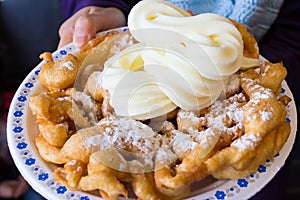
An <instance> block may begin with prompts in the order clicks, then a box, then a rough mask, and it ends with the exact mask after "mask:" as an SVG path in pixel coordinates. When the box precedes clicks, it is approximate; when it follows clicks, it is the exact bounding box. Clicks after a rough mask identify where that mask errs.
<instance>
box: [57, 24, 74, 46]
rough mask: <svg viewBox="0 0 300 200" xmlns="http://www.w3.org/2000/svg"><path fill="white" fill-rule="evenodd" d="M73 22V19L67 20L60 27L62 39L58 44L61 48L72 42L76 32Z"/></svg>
mask: <svg viewBox="0 0 300 200" xmlns="http://www.w3.org/2000/svg"><path fill="white" fill-rule="evenodd" d="M72 23H74V22H73V20H67V21H66V22H64V23H63V24H62V25H61V27H60V28H59V32H58V33H59V37H60V41H59V44H58V48H61V47H63V46H65V45H66V44H68V43H70V42H72V40H73V32H74V25H72Z"/></svg>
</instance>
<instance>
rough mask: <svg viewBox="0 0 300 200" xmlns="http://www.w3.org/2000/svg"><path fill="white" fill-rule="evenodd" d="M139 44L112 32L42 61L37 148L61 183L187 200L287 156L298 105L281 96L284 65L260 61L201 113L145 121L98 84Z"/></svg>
mask: <svg viewBox="0 0 300 200" xmlns="http://www.w3.org/2000/svg"><path fill="white" fill-rule="evenodd" d="M233 23H234V25H235V26H236V27H237V29H238V30H239V31H240V33H241V35H242V38H243V42H244V52H243V53H244V56H245V57H247V58H256V59H258V56H259V53H258V48H257V44H256V42H255V40H254V38H253V36H252V35H251V34H249V33H248V32H247V31H246V29H245V28H244V27H243V26H242V25H240V24H238V23H237V22H233ZM135 43H136V41H135V40H134V39H133V38H132V37H131V35H130V33H129V31H121V32H118V31H113V32H112V33H111V34H108V35H104V36H101V38H100V39H99V38H95V39H94V40H93V41H91V42H90V43H89V44H88V45H87V46H86V47H85V48H84V49H83V50H82V51H79V52H78V53H76V54H74V55H69V56H66V57H65V58H64V59H63V60H62V61H57V62H54V61H53V60H52V58H51V57H49V54H48V53H44V54H43V56H42V58H44V59H45V60H46V61H47V62H46V63H45V64H44V65H43V69H42V71H41V73H40V74H39V80H40V82H41V83H42V84H43V85H44V86H45V87H46V88H47V89H48V91H47V92H45V93H41V94H37V95H34V96H32V97H31V98H30V109H31V111H32V113H33V114H34V115H35V116H36V119H37V121H36V122H37V124H38V125H39V130H40V134H39V135H38V136H37V137H36V138H35V144H36V147H37V149H38V151H39V154H40V155H41V157H42V158H43V159H44V160H45V161H46V162H49V163H53V164H56V165H57V167H56V169H55V171H54V177H55V179H56V180H57V181H58V182H60V183H62V184H64V185H66V186H67V187H69V188H70V189H72V190H82V191H86V192H95V191H96V192H97V194H98V195H100V196H101V197H103V198H105V199H118V197H119V196H123V197H125V198H128V196H129V190H133V192H134V194H135V196H136V197H137V198H138V199H180V198H183V197H185V196H186V195H188V194H189V191H190V185H191V183H193V182H195V181H200V180H203V179H205V178H206V177H208V176H213V177H214V178H216V179H238V178H241V177H244V176H246V175H248V174H250V173H252V172H254V171H256V170H257V168H258V167H259V165H260V164H263V163H264V162H265V161H266V160H267V159H270V158H272V157H273V156H274V155H275V154H277V153H278V152H279V151H280V149H281V148H282V146H283V145H284V143H285V142H286V140H287V138H288V136H289V134H290V124H289V123H288V122H286V120H285V119H286V112H287V110H286V106H287V105H288V104H289V102H290V101H291V99H290V98H289V97H287V96H285V95H282V94H280V90H281V84H282V81H283V80H284V78H285V77H286V74H287V72H286V69H285V68H284V66H283V65H282V63H275V64H274V63H270V62H266V61H263V60H261V62H260V64H259V66H257V67H254V68H250V69H240V70H239V71H237V72H236V73H235V74H233V75H232V76H231V77H230V78H229V79H228V82H227V85H226V87H225V88H226V90H225V91H224V95H221V96H220V97H219V99H217V100H216V101H215V102H213V103H212V104H211V105H210V106H208V107H206V108H203V109H201V110H200V111H194V110H184V109H182V108H179V107H177V108H176V109H174V110H172V111H171V112H169V113H168V114H167V115H166V116H165V117H161V118H155V119H147V120H137V119H132V118H129V117H124V116H118V115H117V114H116V113H115V111H114V108H113V107H112V105H111V104H110V102H111V101H110V98H111V96H110V93H109V91H108V90H106V89H105V88H103V87H102V85H101V82H99V81H98V80H99V77H101V73H102V70H103V64H104V62H105V61H106V60H108V59H109V58H110V57H112V56H113V55H115V54H117V53H118V52H119V51H121V50H122V49H124V48H126V47H128V46H131V45H133V44H135ZM75 61H76V62H75ZM69 62H71V63H73V64H74V65H76V66H77V65H78V66H79V67H78V68H77V67H76V72H72V74H68V73H64V74H63V75H62V74H60V75H61V76H64V77H56V75H55V74H53V73H52V70H54V69H55V70H56V69H60V68H63V70H69V69H68V68H66V67H65V65H66V64H65V63H69ZM82 67H83V68H82ZM52 68H54V69H52ZM48 70H49V71H48ZM55 70H54V71H55ZM78 73H79V74H78ZM82 74H83V75H82ZM76 76H78V79H79V80H76V81H75V79H76ZM274 77H276V78H274ZM77 84H78V85H77ZM128 187H131V188H132V189H128Z"/></svg>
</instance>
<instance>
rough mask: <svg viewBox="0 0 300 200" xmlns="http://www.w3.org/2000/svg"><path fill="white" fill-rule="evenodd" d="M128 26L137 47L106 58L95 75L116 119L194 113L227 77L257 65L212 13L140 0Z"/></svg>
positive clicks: (225, 21)
mask: <svg viewBox="0 0 300 200" xmlns="http://www.w3.org/2000/svg"><path fill="white" fill-rule="evenodd" d="M128 28H129V30H130V32H131V34H132V35H133V37H134V38H135V39H136V40H137V41H138V43H137V44H135V45H133V46H131V47H129V48H127V49H125V50H123V51H121V52H120V53H119V54H117V55H115V56H114V57H112V58H111V59H109V60H108V61H107V62H106V63H105V66H104V67H105V68H104V71H103V73H102V77H101V81H102V86H103V88H104V89H107V90H108V91H109V93H110V98H111V102H110V103H111V105H112V107H113V108H114V110H115V112H116V114H118V115H120V116H128V117H131V118H134V119H139V120H144V119H151V118H155V117H158V116H162V115H164V114H167V113H169V112H170V111H172V110H174V109H175V108H177V107H180V108H182V109H184V110H195V111H199V110H201V109H203V108H205V107H207V106H209V105H211V104H212V103H213V102H214V101H216V100H217V99H218V97H219V96H220V94H221V93H222V91H223V90H224V87H225V85H226V83H227V80H228V78H229V76H231V75H232V74H234V73H235V72H237V71H238V70H239V69H241V68H247V67H252V66H256V65H257V64H258V60H257V59H249V58H244V56H243V40H242V36H241V34H240V32H239V31H238V29H237V28H236V27H235V26H234V25H233V24H232V23H231V21H230V20H228V19H226V18H224V17H222V16H219V15H217V14H211V13H204V14H199V15H196V16H191V15H190V14H189V13H188V12H186V11H184V10H182V9H180V8H178V7H176V6H175V5H173V4H171V3H168V2H165V1H163V0H146V1H145V0H144V1H140V2H139V3H138V4H137V5H136V6H134V7H133V9H132V10H131V12H130V14H129V16H128ZM244 61H246V62H244Z"/></svg>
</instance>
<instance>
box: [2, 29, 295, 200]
mask: <svg viewBox="0 0 300 200" xmlns="http://www.w3.org/2000/svg"><path fill="white" fill-rule="evenodd" d="M116 30H117V31H127V28H126V27H122V28H118V29H114V31H116ZM111 31H112V30H111ZM107 33H109V31H106V32H102V33H100V34H107ZM76 51H77V49H76V48H75V47H74V45H72V44H69V45H66V46H65V47H63V48H61V49H59V50H57V51H55V52H54V53H53V58H54V60H60V59H61V58H63V57H64V56H65V55H66V54H68V53H72V52H73V53H74V52H76ZM42 65H43V62H41V63H40V64H38V65H37V66H36V67H35V68H34V69H33V70H32V71H31V72H30V73H29V74H28V76H27V77H26V78H25V79H24V81H23V82H22V83H21V85H20V86H19V88H18V90H17V92H16V93H15V96H14V98H13V100H12V103H11V106H10V110H9V114H8V122H7V139H8V145H9V149H10V152H11V155H12V157H13V159H14V162H15V164H16V166H17V167H18V169H19V171H20V173H21V174H22V175H23V176H24V178H25V179H26V180H27V181H28V183H29V184H30V185H31V186H32V187H33V188H34V189H35V190H36V191H37V192H39V193H40V194H41V195H43V196H44V197H45V198H47V199H68V200H73V199H74V200H100V199H102V198H101V197H99V196H98V195H97V194H93V193H86V192H81V191H72V190H69V189H68V188H67V187H66V186H64V185H62V184H59V183H58V182H56V181H55V180H54V179H53V171H54V169H55V165H52V164H49V163H47V162H45V161H44V160H43V159H42V158H41V157H40V156H39V154H38V151H37V148H36V147H35V144H34V139H35V137H36V136H37V135H38V127H37V125H36V123H35V118H34V116H33V115H32V113H31V111H30V110H29V107H28V104H29V98H30V96H31V95H32V94H36V93H40V92H42V91H44V90H45V89H44V88H43V86H42V85H41V84H40V83H39V81H38V79H37V77H38V74H39V72H40V69H41V66H42ZM282 93H285V94H286V95H288V96H289V97H290V98H293V96H292V93H291V91H290V89H289V87H288V85H287V84H286V82H285V81H284V82H283V85H282ZM286 120H287V121H289V122H290V123H291V133H290V136H289V138H288V140H287V142H286V143H285V145H284V146H283V148H282V149H281V151H280V152H279V153H278V154H277V155H275V156H274V157H273V158H272V159H270V160H267V161H266V163H265V164H264V165H260V166H259V168H258V169H257V171H256V172H255V173H252V174H250V175H248V176H247V177H244V178H241V179H238V180H215V179H213V178H212V177H207V178H206V179H204V180H202V181H199V182H195V183H193V184H192V187H191V193H190V195H189V196H188V197H187V199H190V200H192V199H193V200H195V199H197V200H198V199H211V200H212V199H248V198H250V197H251V196H253V195H255V194H256V193H257V192H259V191H260V190H261V189H262V188H263V187H264V186H265V185H266V184H267V183H268V182H269V181H270V180H271V179H272V178H273V177H274V176H275V174H276V173H277V172H278V171H279V169H280V168H281V167H282V166H283V165H284V164H285V161H286V159H287V157H288V155H289V153H290V151H291V150H292V147H293V144H294V140H295V137H296V127H297V114H296V106H295V102H294V100H292V101H291V102H290V104H289V106H288V115H287V118H286ZM132 198H134V197H132Z"/></svg>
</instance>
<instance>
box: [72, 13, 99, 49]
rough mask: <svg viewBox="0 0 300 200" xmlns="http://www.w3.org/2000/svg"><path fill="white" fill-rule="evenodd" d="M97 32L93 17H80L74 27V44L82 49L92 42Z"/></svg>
mask: <svg viewBox="0 0 300 200" xmlns="http://www.w3.org/2000/svg"><path fill="white" fill-rule="evenodd" d="M96 32H97V29H96V25H95V22H94V20H93V18H92V17H91V16H89V15H88V16H80V17H79V18H78V19H77V21H76V23H75V27H74V34H73V42H74V44H75V46H77V47H82V46H83V45H84V44H86V43H87V42H88V41H89V40H91V39H92V38H93V37H94V36H95V34H96Z"/></svg>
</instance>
